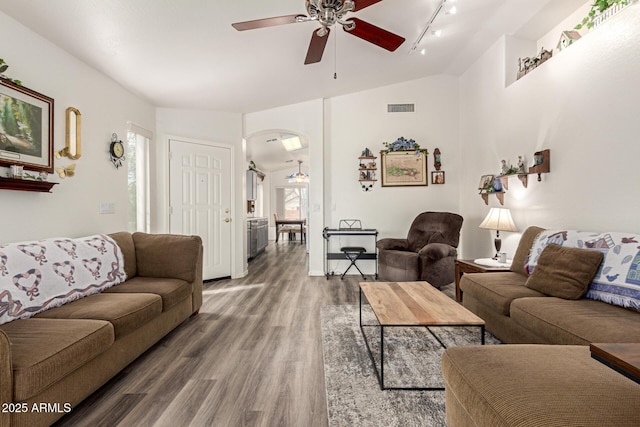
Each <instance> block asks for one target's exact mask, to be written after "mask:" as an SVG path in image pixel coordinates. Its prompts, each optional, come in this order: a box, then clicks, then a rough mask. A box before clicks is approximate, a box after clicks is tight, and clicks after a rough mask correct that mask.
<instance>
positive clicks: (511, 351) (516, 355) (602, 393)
mask: <svg viewBox="0 0 640 427" xmlns="http://www.w3.org/2000/svg"><path fill="white" fill-rule="evenodd" d="M542 230H543V229H541V228H539V227H530V228H529V229H527V230H526V231H525V233H524V234H523V236H522V239H521V241H520V244H519V246H518V249H517V251H516V254H515V255H514V260H513V264H512V267H511V271H510V272H504V273H487V274H466V275H464V276H463V277H462V280H461V282H460V289H461V290H462V291H463V305H464V306H465V307H466V308H468V309H469V310H470V311H472V312H474V313H475V314H477V315H478V316H480V317H481V318H483V319H484V320H485V322H486V330H487V331H488V332H491V333H492V334H494V335H495V336H496V337H498V338H499V339H500V340H502V341H503V342H504V343H508V344H524V345H517V346H513V345H501V346H487V347H455V348H450V349H448V350H447V351H446V352H445V354H444V356H443V360H442V371H443V375H444V379H445V384H446V408H447V419H448V423H449V425H450V426H515V425H518V426H538V425H545V426H551V425H554V426H569V425H580V426H602V425H616V426H621V425H629V426H631V425H640V411H638V410H637V402H639V401H640V384H636V383H635V382H633V381H632V380H629V379H627V378H626V377H624V376H623V375H621V374H619V373H617V372H616V371H614V370H613V369H611V368H609V367H607V366H605V365H604V364H602V363H600V362H598V361H596V360H594V359H592V358H591V357H590V352H589V348H588V344H590V343H603V342H634V343H637V342H640V312H638V311H636V310H633V309H626V308H622V307H619V306H614V305H611V304H607V303H604V302H600V301H594V300H590V299H584V298H581V299H577V300H569V299H561V298H556V297H551V296H548V295H545V294H543V293H541V292H538V291H536V290H533V289H530V288H528V287H525V286H524V284H525V282H526V280H527V277H528V276H527V272H526V270H525V267H524V265H525V261H526V259H527V257H528V256H529V250H530V248H531V247H532V245H533V241H534V239H535V238H536V236H537V235H538V234H539V233H540V232H541V231H542ZM532 344H538V345H532ZM539 344H542V345H539ZM558 344H560V345H558Z"/></svg>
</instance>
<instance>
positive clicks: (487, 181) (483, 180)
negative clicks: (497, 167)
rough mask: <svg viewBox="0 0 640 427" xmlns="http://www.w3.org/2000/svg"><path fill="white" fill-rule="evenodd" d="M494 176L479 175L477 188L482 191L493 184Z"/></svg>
mask: <svg viewBox="0 0 640 427" xmlns="http://www.w3.org/2000/svg"><path fill="white" fill-rule="evenodd" d="M494 178H495V176H494V175H482V177H480V183H479V184H478V190H480V191H482V190H486V189H487V188H489V187H490V186H491V184H493V180H494Z"/></svg>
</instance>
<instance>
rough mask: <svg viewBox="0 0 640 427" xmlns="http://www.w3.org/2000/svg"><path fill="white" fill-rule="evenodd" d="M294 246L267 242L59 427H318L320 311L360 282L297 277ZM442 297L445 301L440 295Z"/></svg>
mask: <svg viewBox="0 0 640 427" xmlns="http://www.w3.org/2000/svg"><path fill="white" fill-rule="evenodd" d="M307 270H308V267H307V255H306V253H305V249H304V246H302V245H299V244H290V243H288V242H280V243H279V244H277V245H276V244H275V243H274V242H270V243H269V246H268V247H267V250H266V252H265V253H264V254H262V255H260V256H258V257H257V258H256V259H255V260H253V261H251V262H250V263H249V274H248V275H247V276H246V277H244V278H242V279H235V280H222V281H217V282H212V283H208V284H205V290H204V303H203V306H202V308H201V310H200V313H199V314H198V315H197V316H194V317H192V318H190V319H188V320H187V321H186V322H185V323H183V324H182V325H180V326H179V327H178V328H177V329H176V330H174V331H173V332H172V333H171V334H169V335H168V336H167V337H165V338H164V339H163V340H161V341H160V342H159V343H158V344H157V345H156V346H154V347H153V348H151V349H150V350H149V351H147V352H146V353H145V354H144V355H142V356H141V357H140V358H138V359H137V360H136V361H135V362H133V363H132V364H131V365H130V366H128V367H127V368H126V369H125V370H124V371H123V372H122V373H121V374H120V375H118V376H117V377H116V378H114V379H113V380H111V381H110V382H109V383H108V384H106V385H105V386H104V387H102V388H101V389H100V390H98V391H97V392H96V393H94V394H93V395H92V396H90V397H89V398H88V399H86V400H85V401H84V402H82V403H81V404H80V405H78V406H77V407H76V408H74V409H73V411H72V412H71V413H70V414H69V415H67V416H66V417H64V418H63V419H61V420H60V421H59V422H58V423H57V425H59V426H71V425H73V426H92V427H98V426H109V427H111V426H165V425H166V426H187V425H192V426H326V425H327V424H328V421H327V405H326V398H325V386H324V368H323V356H322V339H321V332H320V309H321V307H322V306H324V305H336V304H357V303H358V282H359V281H360V279H361V278H360V276H359V275H358V276H355V275H354V276H346V277H345V280H344V281H342V280H340V279H339V277H334V278H331V279H330V280H326V279H325V278H324V277H309V276H307ZM445 293H447V294H448V295H449V296H451V297H452V295H453V293H454V291H453V289H452V288H451V287H450V286H448V287H447V289H446V291H445Z"/></svg>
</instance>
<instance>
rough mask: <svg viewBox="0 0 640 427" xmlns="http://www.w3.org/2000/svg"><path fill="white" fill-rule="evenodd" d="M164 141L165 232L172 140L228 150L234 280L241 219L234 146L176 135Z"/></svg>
mask: <svg viewBox="0 0 640 427" xmlns="http://www.w3.org/2000/svg"><path fill="white" fill-rule="evenodd" d="M165 137H166V139H165V142H166V146H165V150H164V161H165V164H166V171H167V175H166V190H165V205H164V220H165V224H167V230H169V224H170V221H171V212H170V210H171V194H170V183H169V181H170V168H171V166H170V163H171V158H170V149H171V142H170V141H172V140H176V141H181V142H186V143H189V144H195V145H206V146H209V147H217V148H224V149H228V150H229V154H230V162H231V165H230V169H229V170H230V172H229V173H230V175H231V176H230V177H229V183H230V186H231V194H230V201H229V203H230V206H231V207H230V209H231V215H230V218H231V222H232V225H231V234H230V236H229V238H230V239H231V248H230V250H231V259H230V263H231V265H230V266H229V267H230V271H231V277H232V278H234V277H235V274H234V266H235V263H236V252H237V249H238V246H237V245H238V241H237V240H238V234H237V232H236V228H237V222H238V221H239V219H238V218H242V216H241V215H242V213H240V215H239V213H238V212H236V211H235V206H236V187H237V185H236V166H235V150H234V146H233V145H232V144H225V143H223V142H214V141H207V140H203V139H195V138H187V137H183V136H178V135H172V134H171V135H165ZM243 239H246V237H245V236H243ZM240 245H243V242H242V241H241V242H240Z"/></svg>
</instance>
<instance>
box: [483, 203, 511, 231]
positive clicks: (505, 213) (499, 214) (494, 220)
mask: <svg viewBox="0 0 640 427" xmlns="http://www.w3.org/2000/svg"><path fill="white" fill-rule="evenodd" d="M479 227H480V228H484V229H487V230H498V231H518V228H517V227H516V225H515V224H514V223H513V219H512V218H511V212H510V211H509V209H505V208H491V209H490V210H489V213H488V214H487V216H486V217H485V218H484V220H483V221H482V222H481V223H480V226H479Z"/></svg>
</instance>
